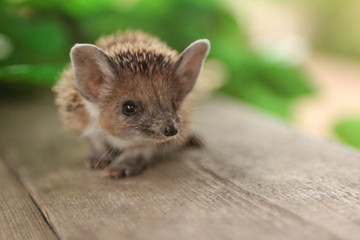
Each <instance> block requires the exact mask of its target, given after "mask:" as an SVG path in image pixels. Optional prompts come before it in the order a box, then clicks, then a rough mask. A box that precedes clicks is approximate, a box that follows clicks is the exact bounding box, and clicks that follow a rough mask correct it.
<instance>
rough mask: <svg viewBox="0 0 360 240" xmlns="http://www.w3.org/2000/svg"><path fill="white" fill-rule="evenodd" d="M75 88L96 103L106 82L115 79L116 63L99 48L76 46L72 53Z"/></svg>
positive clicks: (85, 45) (83, 45) (84, 45)
mask: <svg viewBox="0 0 360 240" xmlns="http://www.w3.org/2000/svg"><path fill="white" fill-rule="evenodd" d="M70 58H71V62H72V65H73V69H74V74H75V87H76V88H77V90H78V91H79V92H80V94H81V95H82V96H83V97H85V98H86V99H87V100H89V101H90V102H96V100H97V98H98V96H99V93H100V89H101V86H102V85H103V84H104V83H105V81H110V80H113V79H115V76H116V68H115V65H114V62H113V61H112V60H111V59H110V58H109V57H108V56H107V55H106V54H105V53H104V52H103V51H102V50H101V49H100V48H98V47H96V46H95V45H91V44H75V45H74V46H73V47H72V49H71V51H70Z"/></svg>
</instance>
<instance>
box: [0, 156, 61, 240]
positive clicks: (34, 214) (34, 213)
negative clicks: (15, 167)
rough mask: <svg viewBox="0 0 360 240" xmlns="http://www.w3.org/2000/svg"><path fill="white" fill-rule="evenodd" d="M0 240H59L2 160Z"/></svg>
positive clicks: (0, 172)
mask: <svg viewBox="0 0 360 240" xmlns="http://www.w3.org/2000/svg"><path fill="white" fill-rule="evenodd" d="M0 239H9V240H12V239H19V240H22V239H33V240H41V239H44V240H48V239H57V238H56V236H55V234H54V233H53V232H52V230H51V229H50V227H49V226H48V225H47V223H46V221H45V220H44V219H43V217H42V216H41V212H40V211H39V209H37V207H36V205H35V204H34V203H33V202H32V200H31V199H30V197H29V195H28V194H27V192H26V189H25V188H24V187H23V186H22V185H21V184H20V183H19V181H18V180H17V179H16V178H15V177H14V176H13V175H12V174H11V173H10V172H9V170H8V169H7V168H6V166H5V165H4V164H3V161H2V160H1V159H0Z"/></svg>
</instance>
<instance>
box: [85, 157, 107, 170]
mask: <svg viewBox="0 0 360 240" xmlns="http://www.w3.org/2000/svg"><path fill="white" fill-rule="evenodd" d="M110 163H111V160H110V159H98V158H91V157H90V158H89V159H88V160H87V161H86V166H87V167H88V168H90V169H104V168H106V167H107V166H109V165H110Z"/></svg>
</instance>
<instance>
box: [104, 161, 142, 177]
mask: <svg viewBox="0 0 360 240" xmlns="http://www.w3.org/2000/svg"><path fill="white" fill-rule="evenodd" d="M144 168H145V166H144V164H143V161H142V160H140V159H139V158H138V159H126V160H123V161H119V162H113V163H112V164H111V165H110V166H109V167H107V168H106V171H107V176H109V177H112V178H122V177H131V176H135V175H138V174H139V173H141V172H142V171H143V170H144Z"/></svg>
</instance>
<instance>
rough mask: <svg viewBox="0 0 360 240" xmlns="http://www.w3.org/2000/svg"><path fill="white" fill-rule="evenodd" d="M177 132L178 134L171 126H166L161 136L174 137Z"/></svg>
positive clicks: (175, 128)
mask: <svg viewBox="0 0 360 240" xmlns="http://www.w3.org/2000/svg"><path fill="white" fill-rule="evenodd" d="M178 132H179V129H178V128H177V127H176V126H175V125H173V124H171V125H168V126H166V127H165V128H164V130H163V134H164V135H165V136H166V137H172V136H175V135H176V134H178Z"/></svg>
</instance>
